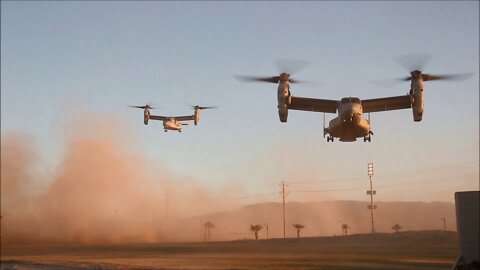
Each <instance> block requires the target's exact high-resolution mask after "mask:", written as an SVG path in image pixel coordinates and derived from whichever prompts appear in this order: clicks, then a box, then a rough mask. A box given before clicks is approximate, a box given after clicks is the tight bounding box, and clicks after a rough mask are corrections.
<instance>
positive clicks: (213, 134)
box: [1, 1, 480, 203]
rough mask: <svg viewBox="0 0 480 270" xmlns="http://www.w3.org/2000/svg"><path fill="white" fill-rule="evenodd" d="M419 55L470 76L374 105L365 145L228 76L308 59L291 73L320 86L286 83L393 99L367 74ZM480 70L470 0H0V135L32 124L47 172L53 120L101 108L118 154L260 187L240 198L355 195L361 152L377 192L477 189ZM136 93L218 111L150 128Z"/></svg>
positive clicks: (55, 154) (327, 94)
mask: <svg viewBox="0 0 480 270" xmlns="http://www.w3.org/2000/svg"><path fill="white" fill-rule="evenodd" d="M417 53H429V54H431V56H432V57H431V60H430V62H429V63H428V64H427V65H426V66H425V68H424V70H423V71H424V72H426V73H433V74H446V73H464V72H473V73H474V75H473V76H472V77H470V78H469V79H467V80H465V81H461V82H443V81H438V82H426V86H425V91H426V93H425V98H426V99H425V113H424V117H423V121H422V122H419V123H416V122H414V121H413V119H412V112H411V110H399V111H392V112H385V113H374V114H372V115H371V117H372V128H373V132H374V133H375V135H374V136H373V138H372V142H371V143H364V142H363V140H362V141H357V142H355V143H339V142H335V143H327V142H326V140H325V139H324V138H323V134H322V129H323V127H322V121H323V115H322V114H321V113H311V112H301V111H291V112H290V114H289V119H288V123H286V124H284V123H280V121H279V119H278V114H277V109H276V85H274V84H265V83H249V84H247V83H242V82H239V81H237V80H235V79H234V77H233V75H235V74H243V75H259V76H274V75H277V74H278V71H277V69H276V67H275V60H278V59H285V58H286V59H297V60H306V61H308V62H309V65H308V66H306V67H305V68H304V69H302V70H301V71H299V72H297V73H295V74H294V77H295V78H298V79H305V80H313V81H319V82H321V84H320V85H316V86H308V85H301V84H299V85H292V88H291V91H292V94H293V95H294V96H303V97H312V98H325V99H340V98H342V97H345V96H357V97H359V98H375V97H386V96H396V95H402V94H406V93H407V92H408V90H409V84H408V83H407V82H406V83H402V84H399V85H397V86H394V87H391V88H383V87H380V86H378V85H375V84H372V83H370V82H369V81H371V80H381V79H389V78H397V77H403V76H407V75H408V71H407V70H405V69H403V68H402V67H401V66H400V65H399V64H398V63H397V62H396V61H395V58H397V57H398V56H401V55H405V54H417ZM479 74H480V72H479V2H478V1H451V2H449V1H431V2H429V1H399V2H392V1H371V2H363V1H343V2H342V1H335V2H328V1H318V2H312V1H308V2H297V1H295V2H287V1H281V2H272V1H266V2H256V1H246V2H231V1H226V2H217V1H213V2H196V1H195V2H186V1H178V2H177V1H167V2H157V1H144V2H142V1H77V2H73V1H43V2H40V1H31V2H29V1H17V2H14V1H7V2H6V1H2V2H1V128H2V133H4V132H6V131H19V132H24V133H27V134H31V135H32V136H33V137H34V138H35V142H36V145H37V146H38V151H39V153H40V155H41V158H42V160H43V162H42V164H43V166H45V170H48V169H49V168H50V167H52V166H55V165H56V164H58V162H59V160H61V157H62V154H63V151H64V142H63V140H64V138H63V137H62V135H60V134H58V127H57V126H58V125H59V122H60V123H62V121H65V118H67V119H68V117H70V116H71V115H75V114H79V113H84V112H97V113H105V114H108V115H110V116H111V117H112V118H116V119H117V121H118V122H119V123H121V125H123V126H125V127H126V128H127V129H129V130H130V132H131V133H132V134H133V135H132V136H133V137H134V138H136V139H138V140H139V141H138V142H137V143H135V144H134V147H138V149H137V148H136V149H132V151H135V152H137V153H142V154H143V155H145V156H146V157H148V158H149V159H151V160H155V161H157V162H160V163H162V164H163V165H164V166H165V167H167V168H168V169H169V170H170V171H171V172H172V173H175V174H180V175H184V176H188V177H192V178H194V179H196V180H197V181H198V182H200V183H202V184H204V185H206V186H209V187H215V188H221V187H222V186H224V185H228V184H229V183H233V182H240V183H242V185H243V189H244V190H245V191H246V193H247V194H251V195H258V196H254V197H251V198H247V199H246V200H245V203H249V202H254V201H276V200H279V199H280V197H279V196H278V186H277V185H278V182H280V181H282V180H285V181H286V182H288V183H290V186H289V189H290V190H291V191H292V193H291V194H290V195H289V199H291V200H297V201H302V200H316V199H318V200H321V198H323V197H322V196H323V195H324V194H328V197H329V198H330V199H346V200H366V199H367V198H366V195H365V190H366V189H367V188H368V177H367V163H368V162H369V161H371V162H373V163H374V166H375V176H374V185H375V186H376V189H377V190H378V195H377V197H376V199H377V200H383V201H393V200H401V201H412V200H413V201H435V200H441V201H453V193H454V192H455V191H460V190H478V188H479ZM145 102H153V103H154V104H155V105H158V106H160V107H161V108H160V109H158V110H155V111H154V112H153V113H155V114H163V115H175V114H182V115H185V114H187V115H188V114H191V112H192V111H191V109H190V108H189V107H188V105H189V104H192V105H193V104H199V105H202V106H211V105H216V106H218V107H219V109H218V110H210V111H202V115H201V120H200V123H199V125H198V126H196V127H194V126H190V127H185V129H184V131H183V132H182V133H181V134H179V133H175V132H171V133H164V132H163V129H162V126H161V122H154V123H151V124H150V125H149V126H144V124H143V112H142V111H141V110H134V109H131V108H128V107H127V106H126V105H130V104H131V105H143V104H144V103H145ZM333 117H335V115H333V114H330V115H328V114H327V119H328V120H330V119H332V118H333ZM132 147H133V146H132ZM152 170H154V168H152ZM294 191H324V192H319V193H314V192H312V193H308V192H294Z"/></svg>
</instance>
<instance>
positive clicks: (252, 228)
mask: <svg viewBox="0 0 480 270" xmlns="http://www.w3.org/2000/svg"><path fill="white" fill-rule="evenodd" d="M262 228H263V226H262V225H260V224H257V225H250V231H252V232H254V233H255V240H258V232H259V231H260V230H261V229H262Z"/></svg>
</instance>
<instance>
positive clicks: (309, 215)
mask: <svg viewBox="0 0 480 270" xmlns="http://www.w3.org/2000/svg"><path fill="white" fill-rule="evenodd" d="M368 204H369V202H365V201H323V202H308V203H301V202H288V203H286V204H285V205H286V206H285V212H286V215H285V216H286V217H285V219H286V222H285V227H286V228H285V229H286V236H287V237H296V230H295V229H294V228H293V226H292V225H293V224H295V223H300V224H303V225H304V226H305V228H304V229H302V230H301V232H300V235H301V236H305V237H307V236H308V237H312V236H333V235H341V234H342V230H341V224H342V223H346V224H348V225H349V227H350V229H349V230H348V234H359V233H369V232H370V231H371V217H370V210H368V209H367V205H368ZM375 204H376V205H377V206H378V208H377V209H376V210H375V212H374V221H375V223H374V225H375V231H376V232H384V233H385V232H388V233H390V232H393V229H392V228H391V227H392V226H393V225H394V224H399V225H400V226H401V227H402V229H401V231H406V230H408V231H421V230H443V220H441V219H442V218H445V220H446V225H447V226H446V227H447V230H449V231H456V220H455V219H456V217H455V204H453V203H448V202H376V203H375ZM206 221H210V222H212V223H213V224H215V228H213V229H212V230H211V235H212V236H211V240H234V239H251V238H253V234H252V233H250V232H249V228H250V224H262V225H264V228H263V229H262V230H261V231H260V233H259V238H262V239H264V238H266V237H267V229H266V227H267V224H268V234H269V235H268V236H269V238H280V237H283V218H282V204H281V203H276V202H267V203H258V204H252V205H246V206H243V207H240V208H238V209H236V210H232V211H225V212H218V213H211V214H207V215H203V216H201V217H192V218H188V219H187V221H186V222H185V223H186V225H187V227H189V229H187V231H190V232H192V233H193V234H192V235H189V236H187V234H185V235H183V237H185V239H184V240H186V239H187V238H190V237H193V238H194V239H195V238H197V239H201V238H202V235H203V233H204V232H203V228H202V226H201V224H202V223H204V222H206ZM180 240H181V239H180Z"/></svg>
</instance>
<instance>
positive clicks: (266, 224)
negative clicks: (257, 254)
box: [263, 223, 268, 239]
mask: <svg viewBox="0 0 480 270" xmlns="http://www.w3.org/2000/svg"><path fill="white" fill-rule="evenodd" d="M263 225H265V226H267V239H268V223H265V224H263Z"/></svg>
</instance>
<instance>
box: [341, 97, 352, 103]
mask: <svg viewBox="0 0 480 270" xmlns="http://www.w3.org/2000/svg"><path fill="white" fill-rule="evenodd" d="M349 102H350V98H342V99H341V100H340V103H342V104H345V103H349Z"/></svg>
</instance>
